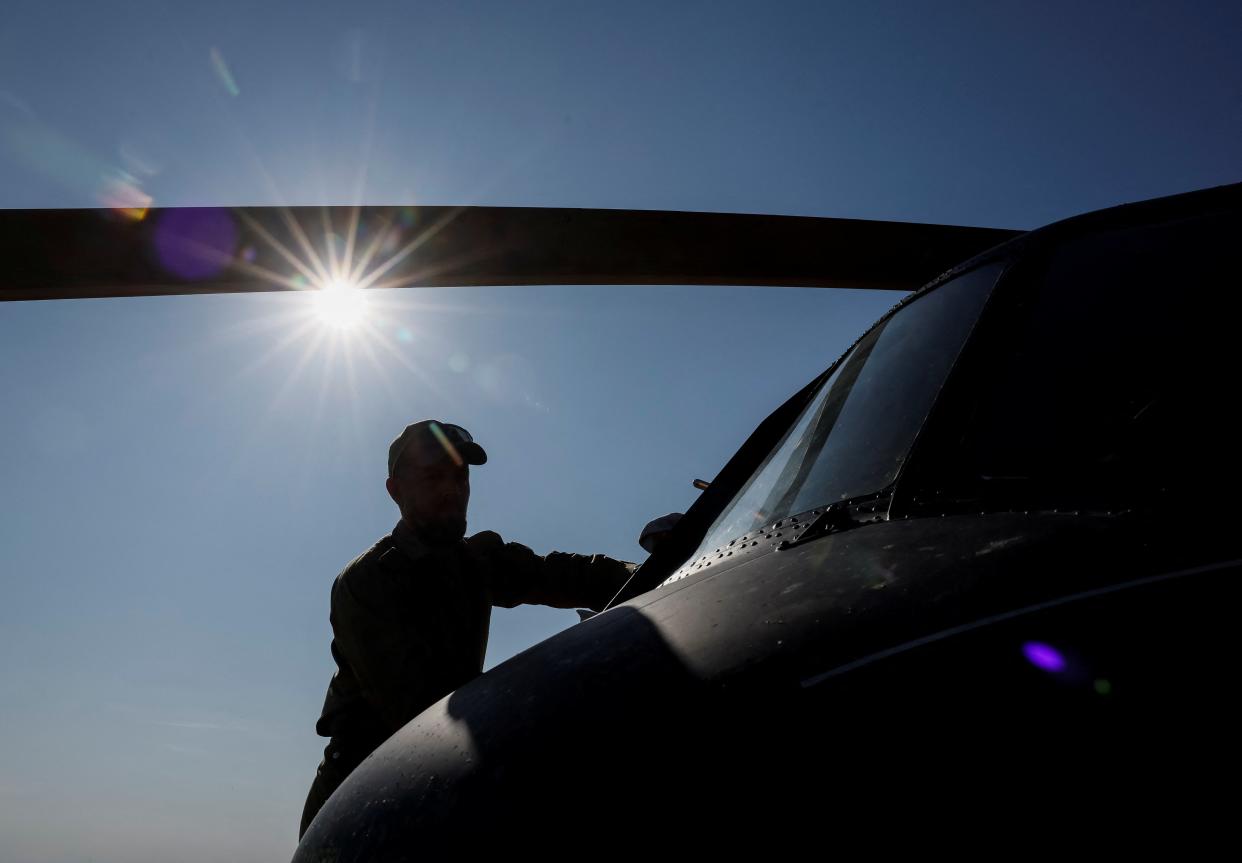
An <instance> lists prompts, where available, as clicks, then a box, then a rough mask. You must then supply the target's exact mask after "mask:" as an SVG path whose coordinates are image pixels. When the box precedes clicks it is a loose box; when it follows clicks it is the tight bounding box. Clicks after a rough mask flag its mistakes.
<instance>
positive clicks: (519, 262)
mask: <svg viewBox="0 0 1242 863" xmlns="http://www.w3.org/2000/svg"><path fill="white" fill-rule="evenodd" d="M1019 233H1021V232H1019V231H1009V230H1000V229H992V228H970V227H959V226H953V225H933V224H919V223H910V222H881V221H865V220H858V219H831V218H815V217H804V216H767V215H745V214H733V213H693V212H673V211H659V210H600V209H558V208H531V207H439V206H436V207H432V206H427V207H400V206H368V207H349V206H330V207H175V208H161V209H150V210H145V211H143V210H140V211H117V210H105V209H67V210H0V255H3V260H4V261H5V266H4V269H3V275H2V276H0V300H45V299H73V298H87V297H133V296H159V295H175V294H206V293H236V292H249V291H275V290H289V289H297V288H314V287H324V286H325V285H326V284H327V283H329V282H332V281H341V282H346V283H351V284H358V285H361V286H364V287H443V286H469V285H535V284H572V285H577V284H596V285H609V284H695V285H771V286H788V287H810V288H871V289H882V290H898V291H910V290H915V289H917V288H918V287H920V286H921V285H923V284H924V283H926V282H927V281H929V280H931V279H932V278H934V277H935V276H937V275H939V274H940V273H941V272H943V271H945V270H947V269H948V268H950V267H952V266H954V265H955V264H957V263H959V262H961V261H963V260H965V259H968V258H970V257H972V256H974V255H975V254H977V253H979V252H982V251H985V250H986V249H988V248H991V247H992V246H995V245H997V244H999V243H1001V242H1004V241H1005V240H1008V239H1010V238H1012V237H1014V236H1016V235H1017V234H1019Z"/></svg>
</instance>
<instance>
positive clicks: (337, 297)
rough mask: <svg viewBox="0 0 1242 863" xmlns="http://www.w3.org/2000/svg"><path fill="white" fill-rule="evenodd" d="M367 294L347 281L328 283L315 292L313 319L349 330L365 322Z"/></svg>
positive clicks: (338, 280) (335, 327)
mask: <svg viewBox="0 0 1242 863" xmlns="http://www.w3.org/2000/svg"><path fill="white" fill-rule="evenodd" d="M367 300H368V297H367V292H366V291H365V290H363V289H362V288H360V287H358V285H357V284H355V283H354V282H352V281H350V280H348V279H337V280H335V281H332V282H328V283H327V284H326V285H324V286H323V287H322V288H320V289H318V290H317V291H315V294H314V306H315V317H317V318H318V319H319V320H320V322H321V323H323V324H324V325H326V326H329V327H332V328H334V329H338V330H350V329H353V328H354V327H356V326H357V325H358V324H360V323H362V322H363V321H364V320H366V317H367V307H368V302H367Z"/></svg>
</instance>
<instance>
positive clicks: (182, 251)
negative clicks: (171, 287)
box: [155, 207, 237, 280]
mask: <svg viewBox="0 0 1242 863" xmlns="http://www.w3.org/2000/svg"><path fill="white" fill-rule="evenodd" d="M236 251H237V225H236V223H235V222H234V221H233V216H232V214H230V213H229V211H228V210H225V209H222V208H220V207H186V208H182V209H177V210H168V211H167V212H165V213H163V215H162V216H161V217H160V222H159V224H158V225H156V226H155V254H156V256H157V257H158V258H159V262H160V265H161V266H163V268H164V269H165V270H167V271H168V272H169V273H171V274H172V275H174V276H178V277H180V278H182V279H191V280H193V279H209V278H211V277H212V276H215V275H218V274H219V273H220V272H222V271H223V270H224V269H225V267H227V266H228V265H229V263H230V262H232V260H233V256H234V254H235V253H236Z"/></svg>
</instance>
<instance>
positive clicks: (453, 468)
mask: <svg viewBox="0 0 1242 863" xmlns="http://www.w3.org/2000/svg"><path fill="white" fill-rule="evenodd" d="M388 494H389V495H391V496H392V499H393V500H394V501H395V502H396V504H397V507H398V508H399V509H400V510H401V517H402V518H403V519H405V521H406V522H408V523H409V524H410V526H412V527H414V528H415V529H416V530H418V532H419V533H420V534H422V535H423V537H424V538H426V539H427V540H428V541H429V542H432V543H446V542H456V541H457V540H459V539H461V538H462V537H463V536H465V535H466V507H467V505H468V504H469V503H470V467H469V466H468V465H465V464H462V465H456V464H454V463H453V462H451V461H449V460H448V459H444V460H439V461H435V462H433V463H430V464H422V463H416V462H415V463H409V464H406V463H400V464H398V466H397V475H396V476H394V477H391V478H389V480H388Z"/></svg>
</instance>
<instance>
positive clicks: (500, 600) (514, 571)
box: [466, 530, 636, 611]
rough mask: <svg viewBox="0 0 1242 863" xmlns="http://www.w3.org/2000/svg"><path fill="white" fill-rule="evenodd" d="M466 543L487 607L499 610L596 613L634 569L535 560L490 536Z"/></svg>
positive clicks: (582, 560) (567, 558) (598, 559)
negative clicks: (480, 574)
mask: <svg viewBox="0 0 1242 863" xmlns="http://www.w3.org/2000/svg"><path fill="white" fill-rule="evenodd" d="M466 542H467V544H468V545H469V547H470V552H471V554H472V555H474V556H475V559H476V560H478V561H479V562H480V564H481V566H482V568H483V570H484V572H485V573H486V575H487V580H488V587H489V589H490V591H491V600H492V605H499V606H501V607H503V608H513V607H514V606H515V605H521V604H523V603H531V604H534V605H550V606H553V607H554V608H590V609H594V610H596V611H599V610H601V609H603V607H604V606H605V605H607V604H608V601H609V600H610V599H612V598H613V597H614V596H616V594H617V591H619V590H620V589H621V588H622V586H624V584H625V583H626V581H628V580H629V577H630V576H631V575H632V574H633V572H634V570H635V568H636V566H635V564H632V563H627V562H625V561H622V560H613V559H612V558H611V557H606V556H604V555H602V554H593V555H585V554H567V553H565V552H560V551H554V552H552V553H551V554H547V555H543V556H540V555H538V554H535V552H533V551H531V550H530V549H529V548H527V547H526V546H524V545H521V544H520V543H516V542H508V543H507V542H505V541H504V540H503V539H501V538H500V535H499V534H497V533H494V532H492V531H490V530H487V531H483V532H482V533H476V534H475V535H474V536H472V537H470V538H469V539H468V540H466Z"/></svg>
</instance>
